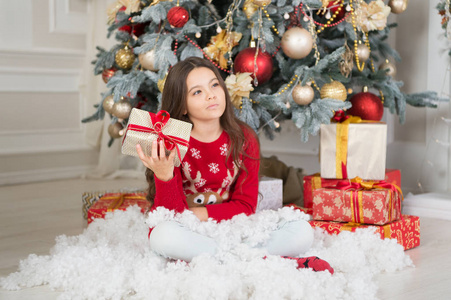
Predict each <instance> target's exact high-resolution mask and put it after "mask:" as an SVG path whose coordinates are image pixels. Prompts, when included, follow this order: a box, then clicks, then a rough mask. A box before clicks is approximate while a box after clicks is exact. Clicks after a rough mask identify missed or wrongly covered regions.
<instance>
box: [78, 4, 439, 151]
mask: <svg viewBox="0 0 451 300" xmlns="http://www.w3.org/2000/svg"><path fill="white" fill-rule="evenodd" d="M407 2H408V0H390V1H388V3H387V4H385V3H384V2H383V1H382V0H321V1H320V0H293V1H291V0H272V1H271V0H229V1H225V0H222V1H212V0H196V1H188V0H174V1H164V0H152V1H151V0H141V1H139V0H118V1H116V2H115V3H113V5H112V6H111V8H110V9H109V11H108V14H109V27H108V32H109V34H108V35H109V36H111V35H114V37H115V39H116V40H117V44H116V45H114V46H113V47H112V48H111V49H109V50H105V49H103V48H101V47H98V55H97V59H96V60H95V61H94V62H93V63H94V64H95V67H94V72H95V74H98V75H102V78H103V80H104V81H105V83H106V89H105V93H103V94H102V95H101V96H102V97H101V99H100V103H99V104H98V105H97V111H96V112H95V113H94V114H93V115H92V116H90V117H88V118H86V119H84V120H83V122H90V121H94V120H99V119H103V118H104V116H105V112H106V113H109V114H111V116H112V123H111V125H110V127H109V130H108V132H109V133H110V135H111V137H112V139H111V141H110V143H111V142H112V141H113V139H114V138H120V137H121V136H122V135H123V133H124V126H126V123H127V118H128V116H129V114H130V111H131V109H132V108H133V107H136V108H140V109H143V110H147V111H151V112H156V111H158V109H159V103H160V99H161V91H162V89H163V86H164V81H165V77H166V75H167V72H168V70H169V69H170V68H171V66H172V65H174V64H176V63H177V62H178V61H180V60H184V59H185V58H187V57H189V56H197V57H204V58H206V59H209V60H210V61H212V62H213V63H214V64H215V65H216V66H217V67H218V69H220V70H221V72H222V74H223V76H224V79H225V81H226V83H227V87H228V89H229V92H230V94H231V97H232V100H233V105H234V106H235V109H236V110H235V111H236V115H237V116H238V117H239V118H240V119H241V120H243V121H245V122H246V123H248V124H249V125H250V126H251V127H252V128H254V129H255V130H256V131H257V130H262V131H264V132H265V134H266V135H267V136H268V137H269V138H271V137H272V136H273V134H274V132H275V131H280V130H281V129H282V128H281V126H280V122H281V121H284V120H286V121H291V122H293V123H294V124H295V125H296V127H297V128H299V131H300V135H301V139H302V140H303V141H307V140H308V137H309V135H316V134H317V133H318V131H319V128H320V125H321V124H328V123H330V122H331V119H333V118H334V119H340V118H342V117H344V115H345V114H352V115H356V116H360V117H361V118H362V119H367V120H377V121H378V120H380V119H381V118H382V114H383V111H384V110H383V107H388V108H389V111H390V112H391V113H396V114H398V115H399V120H400V122H404V120H405V109H406V105H407V104H410V105H413V106H429V107H435V106H436V104H437V101H439V99H438V97H437V94H436V93H435V92H423V93H417V94H405V93H403V92H402V90H401V87H402V85H403V84H402V82H400V81H397V80H396V79H395V78H394V77H395V74H396V67H395V64H394V62H395V61H400V57H399V54H398V53H397V52H396V50H394V49H392V48H391V47H390V46H389V45H388V43H387V42H386V40H387V37H388V35H389V32H390V29H392V28H394V27H395V26H396V24H387V17H388V15H389V14H390V13H402V12H403V11H404V10H405V9H406V7H407ZM363 89H365V90H364V91H363Z"/></svg>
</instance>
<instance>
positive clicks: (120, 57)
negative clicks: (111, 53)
mask: <svg viewBox="0 0 451 300" xmlns="http://www.w3.org/2000/svg"><path fill="white" fill-rule="evenodd" d="M115 61H116V64H117V65H118V66H119V67H120V68H122V69H130V68H131V67H132V66H133V63H134V62H135V54H133V50H131V49H130V48H129V47H128V45H125V47H124V48H122V49H119V50H118V51H117V52H116V56H115Z"/></svg>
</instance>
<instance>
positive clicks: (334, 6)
mask: <svg viewBox="0 0 451 300" xmlns="http://www.w3.org/2000/svg"><path fill="white" fill-rule="evenodd" d="M327 7H328V8H329V7H330V14H331V15H332V16H334V15H335V18H334V22H338V21H340V20H341V19H343V17H344V16H345V14H346V9H345V8H344V7H343V0H338V1H334V0H332V1H331V2H329V5H327ZM337 11H338V12H337Z"/></svg>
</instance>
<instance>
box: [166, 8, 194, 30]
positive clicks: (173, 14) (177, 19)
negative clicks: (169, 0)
mask: <svg viewBox="0 0 451 300" xmlns="http://www.w3.org/2000/svg"><path fill="white" fill-rule="evenodd" d="M167 18H168V22H169V24H171V26H172V27H177V28H179V27H183V26H184V25H185V24H186V22H188V20H189V14H188V11H187V10H186V9H184V8H183V7H180V6H174V7H173V8H171V9H170V10H169V11H168V15H167Z"/></svg>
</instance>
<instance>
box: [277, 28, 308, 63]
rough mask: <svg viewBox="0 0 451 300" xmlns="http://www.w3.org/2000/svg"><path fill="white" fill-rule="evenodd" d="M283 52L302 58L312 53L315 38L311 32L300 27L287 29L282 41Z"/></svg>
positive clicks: (292, 56) (289, 55) (295, 57)
mask: <svg viewBox="0 0 451 300" xmlns="http://www.w3.org/2000/svg"><path fill="white" fill-rule="evenodd" d="M280 45H281V46H282V50H283V53H285V55H286V56H288V57H289V58H293V59H301V58H304V57H306V56H307V55H309V54H310V52H311V51H312V49H313V38H312V35H311V34H310V32H308V31H307V30H305V29H304V28H300V27H293V28H290V29H288V30H287V31H285V33H284V34H283V36H282V40H281V42H280Z"/></svg>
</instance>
